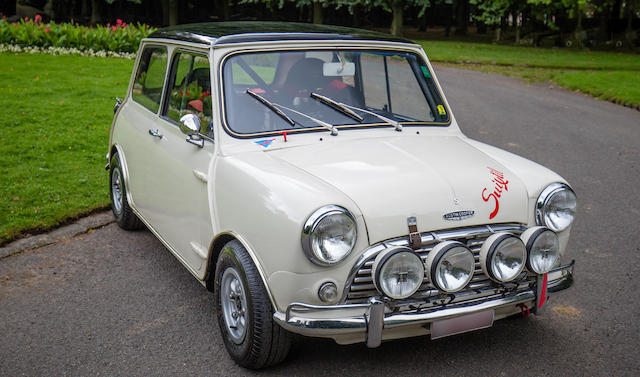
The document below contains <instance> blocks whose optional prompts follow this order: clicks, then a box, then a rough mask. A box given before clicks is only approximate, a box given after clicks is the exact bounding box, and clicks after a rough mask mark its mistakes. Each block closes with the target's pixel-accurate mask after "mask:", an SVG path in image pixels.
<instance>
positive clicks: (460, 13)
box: [456, 0, 469, 35]
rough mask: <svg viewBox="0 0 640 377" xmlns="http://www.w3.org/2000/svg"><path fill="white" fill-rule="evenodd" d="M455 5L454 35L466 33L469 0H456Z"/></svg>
mask: <svg viewBox="0 0 640 377" xmlns="http://www.w3.org/2000/svg"><path fill="white" fill-rule="evenodd" d="M457 3H458V4H457V6H456V35H467V30H468V27H469V0H458V2H457Z"/></svg>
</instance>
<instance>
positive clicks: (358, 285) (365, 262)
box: [343, 224, 529, 304]
mask: <svg viewBox="0 0 640 377" xmlns="http://www.w3.org/2000/svg"><path fill="white" fill-rule="evenodd" d="M525 229H526V228H525V227H524V226H522V225H520V224H495V225H483V226H474V227H467V228H457V229H448V230H443V231H435V232H428V233H423V234H421V238H422V248H420V249H418V250H416V252H417V253H418V254H419V255H420V258H421V259H422V261H423V262H425V261H426V259H427V255H428V254H429V252H430V251H431V250H432V249H433V248H434V247H435V246H436V245H437V244H438V243H439V242H441V241H448V240H455V241H460V242H462V243H463V244H465V245H467V247H469V249H471V251H473V254H474V257H475V260H476V263H475V271H474V274H473V278H472V279H471V283H469V285H468V286H467V287H466V288H465V289H464V290H462V291H461V292H456V293H455V296H457V297H458V298H462V297H467V299H470V298H471V297H473V298H474V299H475V298H477V297H481V296H483V295H490V294H494V293H495V292H496V291H499V290H500V289H505V288H510V289H520V287H521V286H523V285H528V283H529V282H528V279H525V278H526V276H527V274H526V272H523V273H522V274H521V275H520V276H519V277H518V278H517V279H515V282H517V283H507V284H505V285H502V286H500V285H498V284H496V283H494V282H492V281H491V280H490V279H489V277H488V276H487V275H485V274H484V272H482V269H481V268H480V261H479V258H480V248H481V247H482V244H483V243H484V241H485V240H486V239H487V238H489V236H491V235H492V234H493V233H496V232H509V233H512V234H515V235H520V234H521V233H522V232H523V231H524V230H525ZM408 243H409V242H408V239H407V238H398V239H394V240H389V241H385V242H383V243H381V244H379V245H376V246H374V247H372V248H370V249H368V250H367V251H366V252H365V253H364V254H363V256H362V257H361V259H360V260H358V262H357V263H356V264H355V265H354V268H353V269H352V273H351V276H350V279H349V281H348V283H347V286H346V287H345V294H344V295H343V302H344V303H349V304H351V303H354V304H355V303H364V302H366V301H367V299H368V298H369V297H371V296H380V295H381V294H380V292H378V291H377V290H376V288H375V286H374V285H373V277H372V273H371V268H372V266H373V262H374V260H375V258H376V256H377V255H378V254H379V253H380V252H381V251H382V250H384V249H386V248H389V247H396V246H408ZM442 296H443V292H441V291H440V290H438V289H437V288H436V287H434V286H433V285H432V284H431V283H430V282H429V279H428V278H427V277H426V276H425V277H424V280H423V281H422V285H421V286H420V289H418V291H417V292H416V293H415V294H414V295H413V296H411V297H410V298H408V299H406V300H403V302H409V301H416V300H422V299H428V298H438V297H442ZM456 301H458V300H457V299H456Z"/></svg>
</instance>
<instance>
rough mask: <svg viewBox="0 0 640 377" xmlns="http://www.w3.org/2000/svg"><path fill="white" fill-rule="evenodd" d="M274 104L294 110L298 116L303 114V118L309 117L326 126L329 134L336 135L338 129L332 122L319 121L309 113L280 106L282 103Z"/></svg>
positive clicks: (286, 108)
mask: <svg viewBox="0 0 640 377" xmlns="http://www.w3.org/2000/svg"><path fill="white" fill-rule="evenodd" d="M276 106H280V107H281V108H283V109H285V110H289V111H291V112H294V113H296V114H298V115H300V116H303V117H305V118H307V119H309V120H310V121H312V122H314V123H316V124H319V125H321V126H322V127H324V128H326V129H328V130H329V131H331V135H333V136H336V135H338V129H337V128H336V126H334V125H333V124H329V123H327V122H323V121H321V120H320V119H316V118H314V117H312V116H311V115H307V114H304V113H301V112H299V111H296V110H294V109H291V108H288V107H286V106H282V105H280V104H276Z"/></svg>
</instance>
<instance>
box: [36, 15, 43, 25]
mask: <svg viewBox="0 0 640 377" xmlns="http://www.w3.org/2000/svg"><path fill="white" fill-rule="evenodd" d="M40 22H42V16H41V15H39V14H36V24H39V23H40Z"/></svg>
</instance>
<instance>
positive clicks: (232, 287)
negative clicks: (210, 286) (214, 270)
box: [220, 267, 247, 344]
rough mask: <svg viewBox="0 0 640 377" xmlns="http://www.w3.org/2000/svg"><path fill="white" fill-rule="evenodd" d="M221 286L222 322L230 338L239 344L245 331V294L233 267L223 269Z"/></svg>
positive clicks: (240, 280)
mask: <svg viewBox="0 0 640 377" xmlns="http://www.w3.org/2000/svg"><path fill="white" fill-rule="evenodd" d="M221 287H222V288H221V290H220V295H221V297H220V301H221V306H222V315H223V316H224V323H225V325H226V326H227V332H228V333H229V335H230V336H231V340H232V341H233V342H234V343H235V344H240V343H242V341H243V340H244V337H245V335H246V332H247V331H246V329H247V314H246V309H247V295H246V294H245V289H244V285H243V284H242V279H240V275H239V274H238V271H236V269H235V268H233V267H229V268H227V269H226V270H225V271H224V274H222V282H221Z"/></svg>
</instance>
